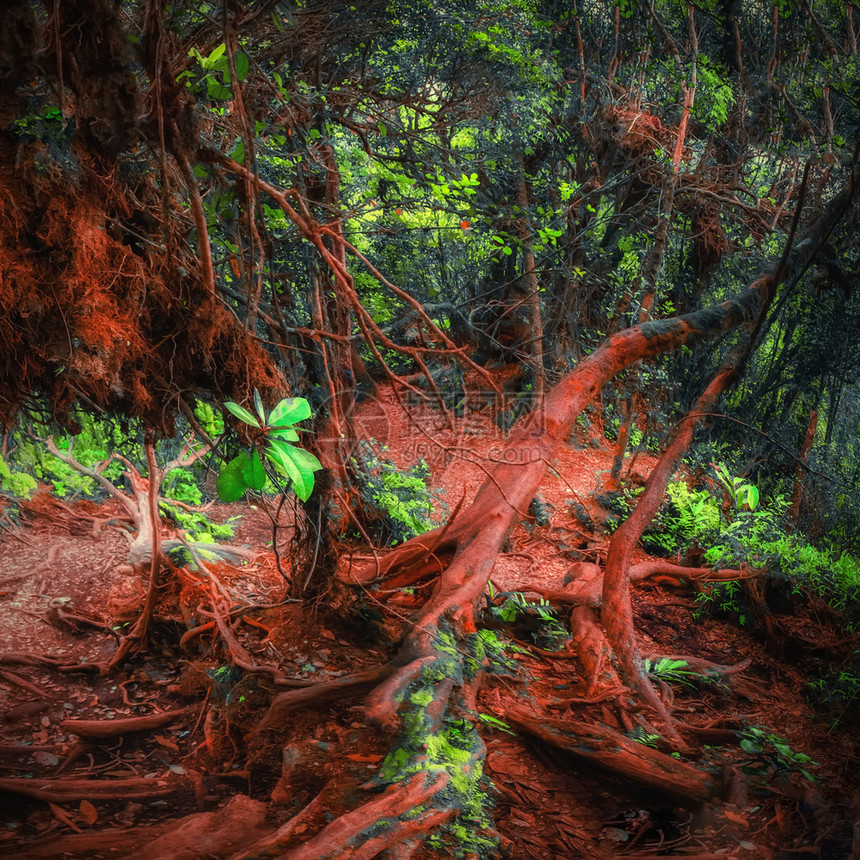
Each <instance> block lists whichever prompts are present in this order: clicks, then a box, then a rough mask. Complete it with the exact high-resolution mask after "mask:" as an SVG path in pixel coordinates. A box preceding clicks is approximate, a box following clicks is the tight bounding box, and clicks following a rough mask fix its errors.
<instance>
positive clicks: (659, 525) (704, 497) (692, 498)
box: [607, 481, 722, 557]
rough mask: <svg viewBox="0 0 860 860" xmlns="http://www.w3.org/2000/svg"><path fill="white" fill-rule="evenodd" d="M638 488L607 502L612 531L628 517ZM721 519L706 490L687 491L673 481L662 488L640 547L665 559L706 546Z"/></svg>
mask: <svg viewBox="0 0 860 860" xmlns="http://www.w3.org/2000/svg"><path fill="white" fill-rule="evenodd" d="M641 493H642V488H638V489H629V488H624V489H623V490H622V491H621V493H620V494H613V495H612V497H611V498H608V499H607V502H608V506H609V508H610V510H611V511H612V512H613V514H615V515H616V516H615V517H614V518H612V519H610V520H609V521H608V523H607V525H608V527H609V530H610V531H614V530H615V529H616V528H617V527H618V526H619V525H620V524H621V522H622V521H623V519H625V518H626V517H628V516H629V515H630V512H631V511H632V509H633V504H634V502H635V499H636V497H637V496H639V495H640V494H641ZM721 526H722V518H721V516H720V506H719V503H718V502H717V500H716V499H715V498H714V497H713V496H712V495H711V494H710V493H709V492H708V491H707V490H695V489H690V488H689V487H688V486H687V482H686V481H673V482H671V483H670V484H669V485H668V486H667V488H666V498H665V499H664V500H663V503H662V504H661V505H660V508H659V509H658V511H657V513H656V514H655V516H654V518H653V520H652V521H651V524H650V525H649V526H648V528H647V529H645V531H644V532H643V534H642V541H641V542H642V546H643V547H644V548H645V549H646V550H648V551H649V552H651V553H653V554H654V555H660V556H663V557H668V556H670V555H672V554H673V553H675V552H677V551H678V550H681V551H683V550H685V549H687V548H689V547H691V546H693V545H695V544H705V543H710V542H711V541H712V540H713V539H714V538H715V537H716V536H717V535H718V534H719V531H720V528H721Z"/></svg>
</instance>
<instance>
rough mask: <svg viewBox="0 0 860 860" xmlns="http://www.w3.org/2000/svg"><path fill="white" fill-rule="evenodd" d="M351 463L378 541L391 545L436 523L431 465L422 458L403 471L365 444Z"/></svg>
mask: <svg viewBox="0 0 860 860" xmlns="http://www.w3.org/2000/svg"><path fill="white" fill-rule="evenodd" d="M352 466H353V469H354V472H355V475H356V482H357V484H358V489H359V492H360V494H361V498H362V501H363V503H364V506H365V510H366V511H367V512H368V520H369V526H370V531H371V534H372V535H373V537H375V538H376V539H377V540H380V541H382V542H383V543H385V544H387V545H391V546H393V545H396V544H399V543H403V542H404V541H407V540H409V538H411V537H414V536H415V535H419V534H423V533H424V532H426V531H429V530H430V529H432V528H435V526H436V525H438V523H437V522H436V521H435V518H434V515H433V507H434V502H435V501H436V497H435V496H434V494H433V492H432V491H431V490H430V487H429V486H428V480H429V478H430V467H429V466H428V465H427V463H426V462H425V461H424V460H419V461H418V462H417V463H413V464H412V465H411V466H410V467H409V468H408V469H407V470H406V471H405V472H404V471H401V470H400V469H398V468H397V466H396V465H395V464H394V463H393V462H391V460H387V459H384V458H382V457H378V456H376V454H374V453H372V452H371V449H370V446H369V445H364V446H363V447H362V449H361V450H360V451H359V453H358V455H357V456H356V457H353V458H352Z"/></svg>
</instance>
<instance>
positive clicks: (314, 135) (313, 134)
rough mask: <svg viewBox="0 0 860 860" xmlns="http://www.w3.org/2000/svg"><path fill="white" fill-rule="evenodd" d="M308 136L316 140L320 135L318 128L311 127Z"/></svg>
mask: <svg viewBox="0 0 860 860" xmlns="http://www.w3.org/2000/svg"><path fill="white" fill-rule="evenodd" d="M308 137H310V138H311V139H312V140H316V139H317V138H318V137H322V135H321V134H320V132H319V129H317V128H312V129H311V130H310V131H309V132H308Z"/></svg>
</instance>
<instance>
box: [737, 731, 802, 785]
mask: <svg viewBox="0 0 860 860" xmlns="http://www.w3.org/2000/svg"><path fill="white" fill-rule="evenodd" d="M740 746H741V749H742V750H743V751H744V752H746V753H749V754H750V758H749V759H747V760H746V761H745V762H744V766H743V770H744V772H745V773H749V774H755V775H756V776H758V777H760V778H762V780H763V781H765V782H770V781H771V780H772V779H774V778H775V777H777V778H780V777H781V778H786V777H788V776H790V775H791V774H793V773H798V774H800V775H801V776H803V777H804V778H806V779H808V780H809V781H810V782H811V783H815V782H817V780H816V778H815V777H814V776H813V775H812V774H811V773H810V772H809V768H810V767H816V766H817V765H818V762H815V761H813V760H812V759H811V758H810V757H809V756H808V755H806V753H801V752H795V751H794V750H793V749H792V748H791V746H790V745H789V743H788V741H787V740H786V739H785V738H783V737H780V736H779V735H777V734H774V733H773V732H771V731H770V730H769V729H768V728H767V727H766V726H749V727H748V728H746V729H744V730H743V731H742V732H741V742H740Z"/></svg>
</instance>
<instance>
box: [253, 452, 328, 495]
mask: <svg viewBox="0 0 860 860" xmlns="http://www.w3.org/2000/svg"><path fill="white" fill-rule="evenodd" d="M266 456H267V457H268V458H269V460H271V461H272V463H274V464H275V466H276V467H277V468H278V469H280V471H282V472H283V473H284V474H285V475H287V477H288V478H289V479H290V480H291V481H292V482H293V489H294V490H295V491H296V495H297V496H298V497H299V498H300V499H301V500H302V501H303V502H306V501H307V500H308V499H309V498H310V496H311V493H312V492H313V489H314V472H315V471H317V469H321V468H322V463H320V461H319V460H317V458H316V457H314V455H313V454H311V453H310V452H309V451H305V450H304V449H302V448H294V447H293V446H292V445H287V444H286V442H280V441H279V440H277V439H272V440H271V441H270V443H269V449H268V450H267V451H266Z"/></svg>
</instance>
